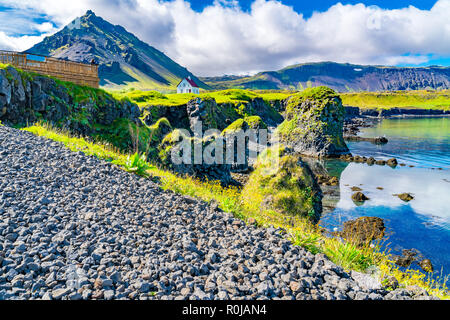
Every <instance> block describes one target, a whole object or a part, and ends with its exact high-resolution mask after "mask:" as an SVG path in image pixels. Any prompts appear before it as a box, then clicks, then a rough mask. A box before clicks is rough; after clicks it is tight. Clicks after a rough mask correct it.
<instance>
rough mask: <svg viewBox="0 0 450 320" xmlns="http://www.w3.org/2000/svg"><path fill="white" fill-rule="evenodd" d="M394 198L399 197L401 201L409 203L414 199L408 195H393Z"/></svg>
mask: <svg viewBox="0 0 450 320" xmlns="http://www.w3.org/2000/svg"><path fill="white" fill-rule="evenodd" d="M394 196H397V197H399V198H400V199H401V200H403V201H405V202H409V201H411V200H412V199H414V197H413V196H412V195H410V194H409V193H401V194H394Z"/></svg>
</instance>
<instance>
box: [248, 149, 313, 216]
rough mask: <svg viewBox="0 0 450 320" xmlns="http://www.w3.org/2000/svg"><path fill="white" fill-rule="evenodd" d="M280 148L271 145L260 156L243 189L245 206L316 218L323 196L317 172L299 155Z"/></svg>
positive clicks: (251, 208)
mask: <svg viewBox="0 0 450 320" xmlns="http://www.w3.org/2000/svg"><path fill="white" fill-rule="evenodd" d="M278 148H279V147H278V146H275V147H272V148H269V149H267V150H266V151H264V152H263V153H262V154H261V155H260V156H259V157H258V161H257V163H256V166H255V171H254V172H253V173H252V174H251V175H250V178H249V181H248V183H247V184H246V185H245V187H244V189H243V191H242V200H243V202H244V205H245V206H246V207H247V208H249V210H269V211H274V212H276V213H278V214H283V215H289V216H300V217H307V218H308V219H310V220H312V221H317V220H318V218H319V215H320V201H321V196H320V191H319V188H318V186H317V183H316V181H315V178H314V175H313V174H312V172H311V170H310V169H309V167H308V166H307V165H306V164H305V163H304V162H302V161H301V159H300V158H299V157H298V156H295V155H289V154H287V153H286V152H285V149H284V148H283V147H280V148H279V149H278Z"/></svg>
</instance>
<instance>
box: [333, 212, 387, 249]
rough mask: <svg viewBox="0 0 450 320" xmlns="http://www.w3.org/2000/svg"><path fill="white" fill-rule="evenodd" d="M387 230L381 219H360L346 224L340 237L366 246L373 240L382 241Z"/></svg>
mask: <svg viewBox="0 0 450 320" xmlns="http://www.w3.org/2000/svg"><path fill="white" fill-rule="evenodd" d="M385 229H386V228H385V226H384V221H383V219H381V218H377V217H360V218H358V219H355V220H350V221H346V222H344V228H343V231H342V232H340V236H341V237H342V238H344V239H346V240H347V241H351V242H354V243H356V244H357V245H364V244H368V243H369V242H371V241H373V240H376V239H382V238H383V237H384V230H385Z"/></svg>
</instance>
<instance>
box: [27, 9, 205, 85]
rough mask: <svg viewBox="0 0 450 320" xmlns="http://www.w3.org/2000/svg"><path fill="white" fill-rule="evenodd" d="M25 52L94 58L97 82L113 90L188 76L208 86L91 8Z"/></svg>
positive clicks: (82, 59) (175, 81) (170, 82)
mask: <svg viewBox="0 0 450 320" xmlns="http://www.w3.org/2000/svg"><path fill="white" fill-rule="evenodd" d="M26 52H27V53H34V54H40V55H45V56H52V57H55V58H60V59H68V60H72V61H78V62H85V63H90V62H91V61H92V59H95V61H96V62H97V63H99V77H100V85H101V86H103V87H108V88H113V89H118V88H124V87H134V88H136V89H158V90H170V89H175V87H176V85H177V84H178V83H179V82H180V81H181V79H183V78H185V77H188V76H190V77H191V78H192V79H194V80H195V81H196V82H197V84H198V85H199V86H200V87H203V88H208V86H207V85H205V84H204V83H203V82H201V81H200V80H199V79H198V78H197V77H195V76H194V75H193V74H192V73H190V72H189V71H188V70H187V69H186V68H184V67H182V66H180V65H179V64H177V63H176V62H174V61H173V60H171V59H170V58H169V57H168V56H166V55H165V54H164V53H163V52H161V51H158V50H157V49H155V48H153V47H152V46H150V45H148V44H147V43H145V42H143V41H141V40H139V39H138V38H137V37H136V36H135V35H133V34H131V33H129V32H128V31H126V30H125V28H123V27H122V26H119V25H113V24H111V23H109V22H107V21H105V20H104V19H102V18H101V17H98V16H96V15H95V13H94V12H92V11H90V10H89V11H87V12H86V14H85V15H84V16H82V17H81V18H78V19H76V20H74V21H73V22H72V23H70V24H69V25H67V26H66V27H64V29H62V30H61V31H59V32H57V33H55V34H54V35H52V36H49V37H46V38H45V39H44V40H43V41H42V42H40V43H38V44H36V45H35V46H33V47H32V48H30V49H29V50H27V51H26Z"/></svg>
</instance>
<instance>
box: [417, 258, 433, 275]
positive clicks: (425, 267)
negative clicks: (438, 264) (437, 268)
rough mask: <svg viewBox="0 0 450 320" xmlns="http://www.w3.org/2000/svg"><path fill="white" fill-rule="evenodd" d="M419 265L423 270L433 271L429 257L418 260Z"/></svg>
mask: <svg viewBox="0 0 450 320" xmlns="http://www.w3.org/2000/svg"><path fill="white" fill-rule="evenodd" d="M419 266H420V267H421V268H422V270H423V271H425V272H433V270H434V268H433V264H432V263H431V261H430V259H423V260H422V261H420V262H419Z"/></svg>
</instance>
